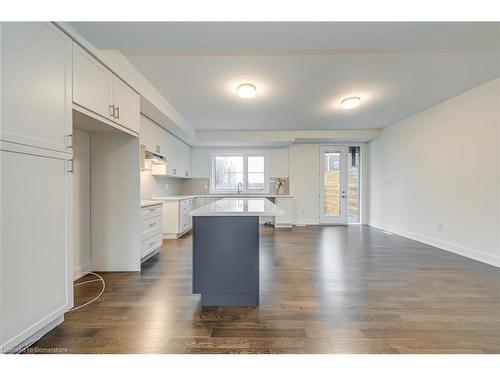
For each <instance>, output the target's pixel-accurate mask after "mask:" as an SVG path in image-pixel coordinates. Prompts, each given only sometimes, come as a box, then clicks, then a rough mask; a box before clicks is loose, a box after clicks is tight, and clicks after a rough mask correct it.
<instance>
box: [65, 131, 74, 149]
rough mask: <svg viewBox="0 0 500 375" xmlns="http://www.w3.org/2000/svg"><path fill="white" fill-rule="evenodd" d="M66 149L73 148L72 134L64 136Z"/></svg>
mask: <svg viewBox="0 0 500 375" xmlns="http://www.w3.org/2000/svg"><path fill="white" fill-rule="evenodd" d="M66 148H70V149H71V148H73V134H68V135H67V136H66Z"/></svg>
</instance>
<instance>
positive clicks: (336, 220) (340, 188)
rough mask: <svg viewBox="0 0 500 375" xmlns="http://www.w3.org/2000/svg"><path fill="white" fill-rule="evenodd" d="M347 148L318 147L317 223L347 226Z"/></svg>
mask: <svg viewBox="0 0 500 375" xmlns="http://www.w3.org/2000/svg"><path fill="white" fill-rule="evenodd" d="M346 167H347V146H336V145H334V146H321V147H320V194H319V205H320V214H319V221H320V223H321V224H347V172H346V169H347V168H346Z"/></svg>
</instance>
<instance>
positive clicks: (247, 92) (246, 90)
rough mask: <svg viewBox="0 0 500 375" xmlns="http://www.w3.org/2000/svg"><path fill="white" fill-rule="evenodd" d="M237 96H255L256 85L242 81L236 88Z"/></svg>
mask: <svg viewBox="0 0 500 375" xmlns="http://www.w3.org/2000/svg"><path fill="white" fill-rule="evenodd" d="M236 91H237V93H238V96H239V97H240V98H243V99H251V98H253V97H254V96H255V93H256V91H257V87H255V85H252V84H251V83H242V84H241V85H239V86H238V87H237V88H236Z"/></svg>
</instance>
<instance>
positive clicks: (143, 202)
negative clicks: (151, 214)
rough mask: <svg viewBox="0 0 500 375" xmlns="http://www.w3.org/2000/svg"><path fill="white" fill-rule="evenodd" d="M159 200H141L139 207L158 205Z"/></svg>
mask: <svg viewBox="0 0 500 375" xmlns="http://www.w3.org/2000/svg"><path fill="white" fill-rule="evenodd" d="M160 204H161V202H159V201H147V200H145V201H141V208H144V207H149V206H157V205H160Z"/></svg>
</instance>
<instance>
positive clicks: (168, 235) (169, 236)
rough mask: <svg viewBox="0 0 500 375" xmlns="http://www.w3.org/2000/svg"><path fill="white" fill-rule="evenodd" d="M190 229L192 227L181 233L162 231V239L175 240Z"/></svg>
mask: <svg viewBox="0 0 500 375" xmlns="http://www.w3.org/2000/svg"><path fill="white" fill-rule="evenodd" d="M191 229H192V227H189V228H188V229H186V230H185V231H184V232H182V233H163V239H164V240H177V239H178V238H179V237H182V236H184V235H185V234H186V233H187V232H189V231H190V230H191Z"/></svg>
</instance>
